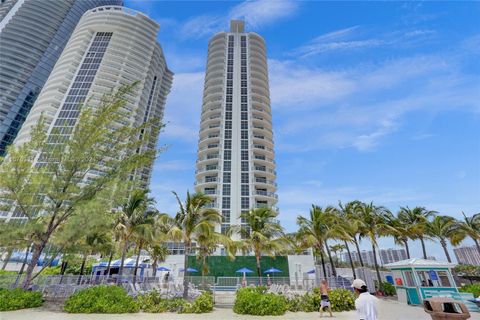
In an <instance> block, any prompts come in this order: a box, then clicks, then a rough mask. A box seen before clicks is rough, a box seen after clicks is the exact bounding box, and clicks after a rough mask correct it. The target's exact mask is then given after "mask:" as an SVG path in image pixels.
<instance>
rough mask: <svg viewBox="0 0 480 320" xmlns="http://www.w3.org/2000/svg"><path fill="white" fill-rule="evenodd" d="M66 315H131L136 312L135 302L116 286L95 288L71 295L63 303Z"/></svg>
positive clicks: (137, 309) (136, 305)
mask: <svg viewBox="0 0 480 320" xmlns="http://www.w3.org/2000/svg"><path fill="white" fill-rule="evenodd" d="M64 310H65V311H66V312H68V313H132V312H138V311H139V306H138V304H137V302H136V301H135V300H134V299H133V298H132V297H130V296H128V295H127V292H126V291H125V290H124V289H123V288H120V287H117V286H95V287H91V288H87V289H83V290H80V291H78V292H77V293H74V294H73V295H71V296H70V297H69V298H68V299H67V301H66V302H65V306H64Z"/></svg>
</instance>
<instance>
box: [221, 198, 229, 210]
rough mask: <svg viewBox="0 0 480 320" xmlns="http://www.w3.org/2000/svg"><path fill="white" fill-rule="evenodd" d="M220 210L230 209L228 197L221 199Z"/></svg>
mask: <svg viewBox="0 0 480 320" xmlns="http://www.w3.org/2000/svg"><path fill="white" fill-rule="evenodd" d="M222 208H224V209H230V197H223V198H222Z"/></svg>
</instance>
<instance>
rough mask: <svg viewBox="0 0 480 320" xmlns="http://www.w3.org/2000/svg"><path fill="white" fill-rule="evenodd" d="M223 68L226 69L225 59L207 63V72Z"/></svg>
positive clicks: (216, 59)
mask: <svg viewBox="0 0 480 320" xmlns="http://www.w3.org/2000/svg"><path fill="white" fill-rule="evenodd" d="M218 66H220V67H222V69H223V68H224V67H225V59H224V58H215V59H212V60H209V61H208V63H207V68H206V70H210V69H212V68H214V67H218Z"/></svg>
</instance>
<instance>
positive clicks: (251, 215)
mask: <svg viewBox="0 0 480 320" xmlns="http://www.w3.org/2000/svg"><path fill="white" fill-rule="evenodd" d="M277 216H278V212H277V211H275V210H272V209H270V208H257V209H252V210H250V211H248V212H246V213H243V214H242V215H241V217H242V218H243V219H244V221H245V226H246V228H241V229H240V233H241V236H242V239H243V240H242V242H241V244H242V246H243V250H244V251H250V252H253V253H254V254H255V259H256V263H257V275H258V277H259V279H260V284H262V273H261V269H260V260H261V257H262V255H264V254H267V255H274V254H275V253H278V252H282V251H286V250H288V248H287V244H288V240H287V239H286V238H285V237H284V233H283V228H282V226H281V225H280V223H279V222H278V221H277V220H276V219H275V218H276V217H277Z"/></svg>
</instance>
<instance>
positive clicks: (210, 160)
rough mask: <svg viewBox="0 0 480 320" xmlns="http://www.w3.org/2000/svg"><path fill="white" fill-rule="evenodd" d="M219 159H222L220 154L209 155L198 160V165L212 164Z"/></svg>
mask: <svg viewBox="0 0 480 320" xmlns="http://www.w3.org/2000/svg"><path fill="white" fill-rule="evenodd" d="M218 159H220V154H219V153H207V154H206V155H205V156H203V157H199V158H198V159H197V165H206V164H211V163H213V162H218Z"/></svg>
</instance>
